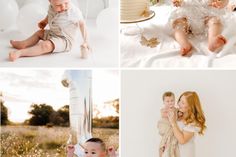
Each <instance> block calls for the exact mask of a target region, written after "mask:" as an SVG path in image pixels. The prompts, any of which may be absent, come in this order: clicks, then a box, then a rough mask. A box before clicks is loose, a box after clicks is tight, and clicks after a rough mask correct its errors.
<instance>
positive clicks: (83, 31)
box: [77, 20, 88, 45]
mask: <svg viewBox="0 0 236 157" xmlns="http://www.w3.org/2000/svg"><path fill="white" fill-rule="evenodd" d="M77 26H78V27H79V29H80V32H81V35H82V37H83V40H84V41H83V45H88V43H87V37H88V33H87V28H86V25H85V22H84V21H83V20H80V21H79V22H78V23H77Z"/></svg>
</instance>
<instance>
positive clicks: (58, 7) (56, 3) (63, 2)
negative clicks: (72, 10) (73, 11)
mask: <svg viewBox="0 0 236 157" xmlns="http://www.w3.org/2000/svg"><path fill="white" fill-rule="evenodd" d="M49 2H50V3H51V5H52V8H53V10H54V11H55V12H58V13H61V12H64V11H66V10H67V9H68V8H69V4H70V0H49Z"/></svg>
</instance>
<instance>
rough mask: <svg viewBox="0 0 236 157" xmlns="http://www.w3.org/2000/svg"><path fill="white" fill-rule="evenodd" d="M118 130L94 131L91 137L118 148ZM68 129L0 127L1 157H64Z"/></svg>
mask: <svg viewBox="0 0 236 157" xmlns="http://www.w3.org/2000/svg"><path fill="white" fill-rule="evenodd" d="M118 132H119V131H118V129H94V130H93V136H94V137H99V138H101V139H103V140H104V141H105V142H106V143H107V145H113V146H114V147H115V148H118V144H119V133H118ZM68 136H69V128H64V127H53V128H46V127H30V126H4V127H1V148H0V156H1V157H65V154H66V152H65V150H66V141H67V139H68Z"/></svg>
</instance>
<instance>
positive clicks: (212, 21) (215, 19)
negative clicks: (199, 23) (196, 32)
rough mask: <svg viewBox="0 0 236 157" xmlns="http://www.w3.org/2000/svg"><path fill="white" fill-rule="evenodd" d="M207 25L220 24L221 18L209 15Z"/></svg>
mask: <svg viewBox="0 0 236 157" xmlns="http://www.w3.org/2000/svg"><path fill="white" fill-rule="evenodd" d="M208 25H221V20H220V18H218V17H211V18H210V19H209V21H208Z"/></svg>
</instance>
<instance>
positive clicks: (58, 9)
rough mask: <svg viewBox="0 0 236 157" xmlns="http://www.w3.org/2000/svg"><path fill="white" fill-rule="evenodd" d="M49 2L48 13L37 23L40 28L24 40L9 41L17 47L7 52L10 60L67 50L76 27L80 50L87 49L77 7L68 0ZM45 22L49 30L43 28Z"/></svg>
mask: <svg viewBox="0 0 236 157" xmlns="http://www.w3.org/2000/svg"><path fill="white" fill-rule="evenodd" d="M49 2H50V6H49V10H48V15H47V17H46V18H45V19H44V20H42V21H41V22H40V23H39V28H40V30H39V31H37V32H36V33H34V34H33V35H32V36H31V37H29V38H28V39H26V40H23V41H13V40H11V41H10V43H11V45H12V46H13V47H14V48H16V49H18V50H17V51H12V52H10V53H9V60H10V61H15V60H16V59H18V58H19V57H30V56H39V55H43V54H47V53H52V52H68V51H70V50H71V49H72V46H73V45H74V43H75V38H76V36H77V30H78V28H80V31H81V34H82V37H83V44H82V45H81V50H87V52H88V51H89V46H88V44H87V31H86V28H85V23H84V19H83V16H82V13H81V11H80V10H79V8H77V7H76V6H74V5H73V3H71V1H70V0H49ZM47 24H48V25H49V30H44V28H45V27H46V25H47ZM40 40H42V41H40ZM82 57H83V56H82Z"/></svg>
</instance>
